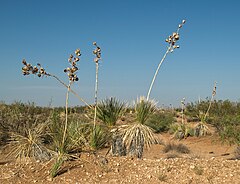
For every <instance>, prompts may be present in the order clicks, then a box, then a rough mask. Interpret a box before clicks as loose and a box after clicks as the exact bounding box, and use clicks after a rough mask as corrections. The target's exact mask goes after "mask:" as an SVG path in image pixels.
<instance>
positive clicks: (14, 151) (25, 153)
mask: <svg viewBox="0 0 240 184" xmlns="http://www.w3.org/2000/svg"><path fill="white" fill-rule="evenodd" d="M45 130H46V123H40V124H38V125H37V126H35V127H31V128H27V129H25V131H26V134H25V136H24V135H21V134H18V133H14V132H11V134H10V143H9V145H8V146H9V147H10V152H9V154H8V155H7V156H13V157H14V158H16V159H18V160H20V161H21V160H25V159H29V158H33V159H35V160H40V161H46V160H50V158H51V152H50V151H49V150H48V149H47V148H46V147H45V146H44V145H43V136H44V135H45Z"/></svg>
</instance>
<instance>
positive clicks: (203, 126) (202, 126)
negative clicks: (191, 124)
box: [194, 82, 217, 137]
mask: <svg viewBox="0 0 240 184" xmlns="http://www.w3.org/2000/svg"><path fill="white" fill-rule="evenodd" d="M216 91H217V82H214V86H213V90H212V97H211V100H210V102H209V106H208V109H207V111H206V112H205V114H204V113H202V112H201V111H199V118H200V122H199V123H198V124H197V125H196V126H195V129H194V134H195V136H197V137H198V136H205V135H208V134H211V130H210V129H209V127H208V126H207V123H206V119H207V117H208V116H209V111H210V109H211V106H212V103H213V99H214V96H215V95H216Z"/></svg>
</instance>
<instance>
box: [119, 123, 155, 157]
mask: <svg viewBox="0 0 240 184" xmlns="http://www.w3.org/2000/svg"><path fill="white" fill-rule="evenodd" d="M122 137H123V143H124V145H125V146H126V148H127V150H128V153H129V154H130V155H134V156H137V157H138V158H141V157H142V154H143V148H144V147H146V148H149V147H150V146H151V145H152V144H156V143H159V140H158V139H157V138H156V137H155V136H154V134H153V130H152V129H151V128H149V127H148V126H146V125H143V124H140V123H134V124H132V125H128V126H127V127H126V128H124V129H123V130H122Z"/></svg>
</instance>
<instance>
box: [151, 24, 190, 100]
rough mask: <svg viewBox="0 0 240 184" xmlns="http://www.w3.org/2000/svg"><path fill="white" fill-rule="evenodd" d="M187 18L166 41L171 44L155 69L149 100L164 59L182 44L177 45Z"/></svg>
mask: <svg viewBox="0 0 240 184" xmlns="http://www.w3.org/2000/svg"><path fill="white" fill-rule="evenodd" d="M185 22H186V21H185V20H183V21H182V23H181V24H179V25H178V29H177V31H176V32H173V34H172V35H170V36H169V37H168V38H167V39H166V40H165V41H166V42H167V43H168V44H169V46H168V47H167V51H166V52H165V54H164V55H163V58H162V59H161V61H160V63H159V64H158V67H157V69H156V71H155V74H154V76H153V79H152V82H151V84H150V87H149V90H148V93H147V100H149V97H150V94H151V91H152V87H153V84H154V82H155V80H156V77H157V74H158V72H159V69H160V67H161V65H162V63H163V61H164V60H165V59H166V57H167V55H168V54H169V53H172V52H173V51H174V49H177V48H179V47H180V46H179V45H177V41H178V40H179V38H180V35H179V31H180V29H181V28H182V26H183V24H185Z"/></svg>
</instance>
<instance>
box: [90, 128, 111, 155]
mask: <svg viewBox="0 0 240 184" xmlns="http://www.w3.org/2000/svg"><path fill="white" fill-rule="evenodd" d="M109 140H110V132H109V131H108V129H107V127H104V126H102V125H95V128H93V129H92V132H91V133H90V137H89V146H90V148H91V149H93V151H96V150H99V149H100V148H103V147H104V146H105V145H106V143H107V142H108V141H109Z"/></svg>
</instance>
